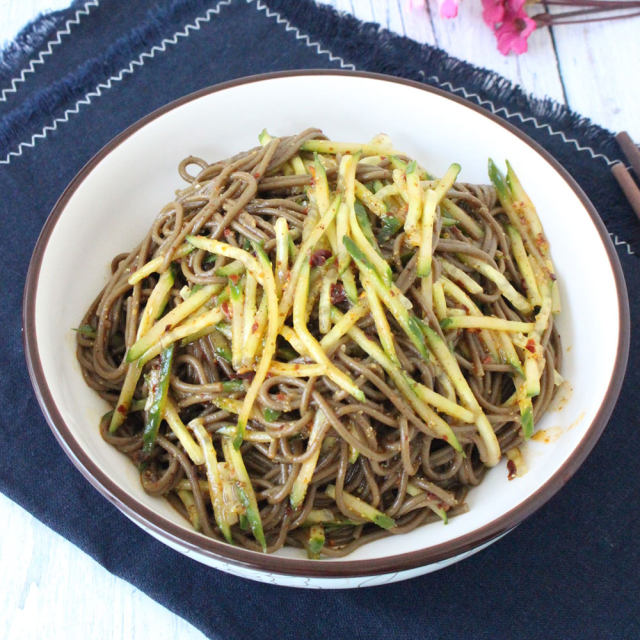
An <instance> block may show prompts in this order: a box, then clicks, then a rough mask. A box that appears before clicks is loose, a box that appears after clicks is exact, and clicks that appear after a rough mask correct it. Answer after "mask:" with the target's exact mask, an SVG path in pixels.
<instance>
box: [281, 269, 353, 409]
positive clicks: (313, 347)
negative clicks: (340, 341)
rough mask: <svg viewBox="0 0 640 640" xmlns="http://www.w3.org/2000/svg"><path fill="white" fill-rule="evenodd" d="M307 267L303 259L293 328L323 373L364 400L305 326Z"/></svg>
mask: <svg viewBox="0 0 640 640" xmlns="http://www.w3.org/2000/svg"><path fill="white" fill-rule="evenodd" d="M309 269H310V266H309V262H308V261H305V264H304V265H303V267H302V271H301V273H300V278H299V281H298V285H297V287H296V294H295V299H294V302H293V328H294V330H295V332H296V334H297V335H298V338H299V339H300V342H302V344H303V345H304V347H305V349H306V351H307V353H309V355H310V356H311V358H313V360H315V361H316V362H317V363H318V364H321V365H323V366H324V367H325V369H326V373H325V375H326V376H327V377H328V378H329V379H330V380H332V381H333V382H335V384H337V385H338V386H339V387H340V388H341V389H344V390H345V391H346V392H347V393H349V394H351V395H352V396H353V397H354V398H356V400H360V401H361V402H364V400H365V396H364V393H362V391H361V390H360V389H359V388H358V386H357V385H356V384H355V382H354V381H353V380H352V379H351V378H350V377H349V376H348V375H347V374H346V373H344V372H343V371H341V370H340V369H338V367H336V365H335V364H333V363H332V362H331V361H330V360H329V358H327V355H326V354H325V352H324V350H323V349H322V347H321V346H320V343H319V342H318V341H317V340H316V339H315V338H314V337H313V336H312V335H311V333H310V332H309V329H308V328H307V318H306V306H307V295H308V290H309Z"/></svg>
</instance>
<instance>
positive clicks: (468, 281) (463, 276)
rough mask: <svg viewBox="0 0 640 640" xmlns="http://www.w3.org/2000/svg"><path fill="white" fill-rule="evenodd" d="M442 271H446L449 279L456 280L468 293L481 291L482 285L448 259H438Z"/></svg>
mask: <svg viewBox="0 0 640 640" xmlns="http://www.w3.org/2000/svg"><path fill="white" fill-rule="evenodd" d="M440 266H441V267H442V271H444V273H446V274H447V275H448V276H449V278H451V280H453V281H455V282H458V283H459V284H460V285H461V286H463V287H464V288H465V289H466V290H467V291H468V292H469V293H482V291H483V289H482V287H481V286H480V285H479V284H478V283H477V282H476V281H475V280H474V279H473V278H472V277H471V276H470V275H469V274H468V273H467V272H466V271H463V270H462V269H460V267H456V266H455V265H454V264H451V263H450V262H449V261H448V260H440Z"/></svg>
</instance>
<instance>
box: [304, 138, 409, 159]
mask: <svg viewBox="0 0 640 640" xmlns="http://www.w3.org/2000/svg"><path fill="white" fill-rule="evenodd" d="M300 149H301V150H302V151H315V152H317V153H326V154H330V155H335V154H337V153H342V154H349V153H350V154H352V155H355V154H356V153H362V155H365V156H378V155H379V156H389V155H392V154H395V155H397V154H398V153H399V152H398V151H394V150H393V149H392V148H391V147H390V146H389V145H387V144H372V143H364V144H363V143H360V142H334V141H333V140H307V141H306V142H303V143H302V145H301V146H300Z"/></svg>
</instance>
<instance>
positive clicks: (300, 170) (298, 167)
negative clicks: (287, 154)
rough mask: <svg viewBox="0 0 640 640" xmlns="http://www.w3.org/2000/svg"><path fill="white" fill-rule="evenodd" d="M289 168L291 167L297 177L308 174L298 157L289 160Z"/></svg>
mask: <svg viewBox="0 0 640 640" xmlns="http://www.w3.org/2000/svg"><path fill="white" fill-rule="evenodd" d="M291 166H292V167H293V172H294V173H295V175H297V176H306V175H307V173H308V172H307V168H306V167H305V166H304V162H302V158H301V157H300V156H293V158H291Z"/></svg>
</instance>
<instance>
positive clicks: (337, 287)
mask: <svg viewBox="0 0 640 640" xmlns="http://www.w3.org/2000/svg"><path fill="white" fill-rule="evenodd" d="M346 299H347V294H346V292H345V290H344V287H343V286H342V284H341V283H340V282H336V283H335V284H332V285H331V304H339V303H340V302H344V301H345V300H346Z"/></svg>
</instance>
